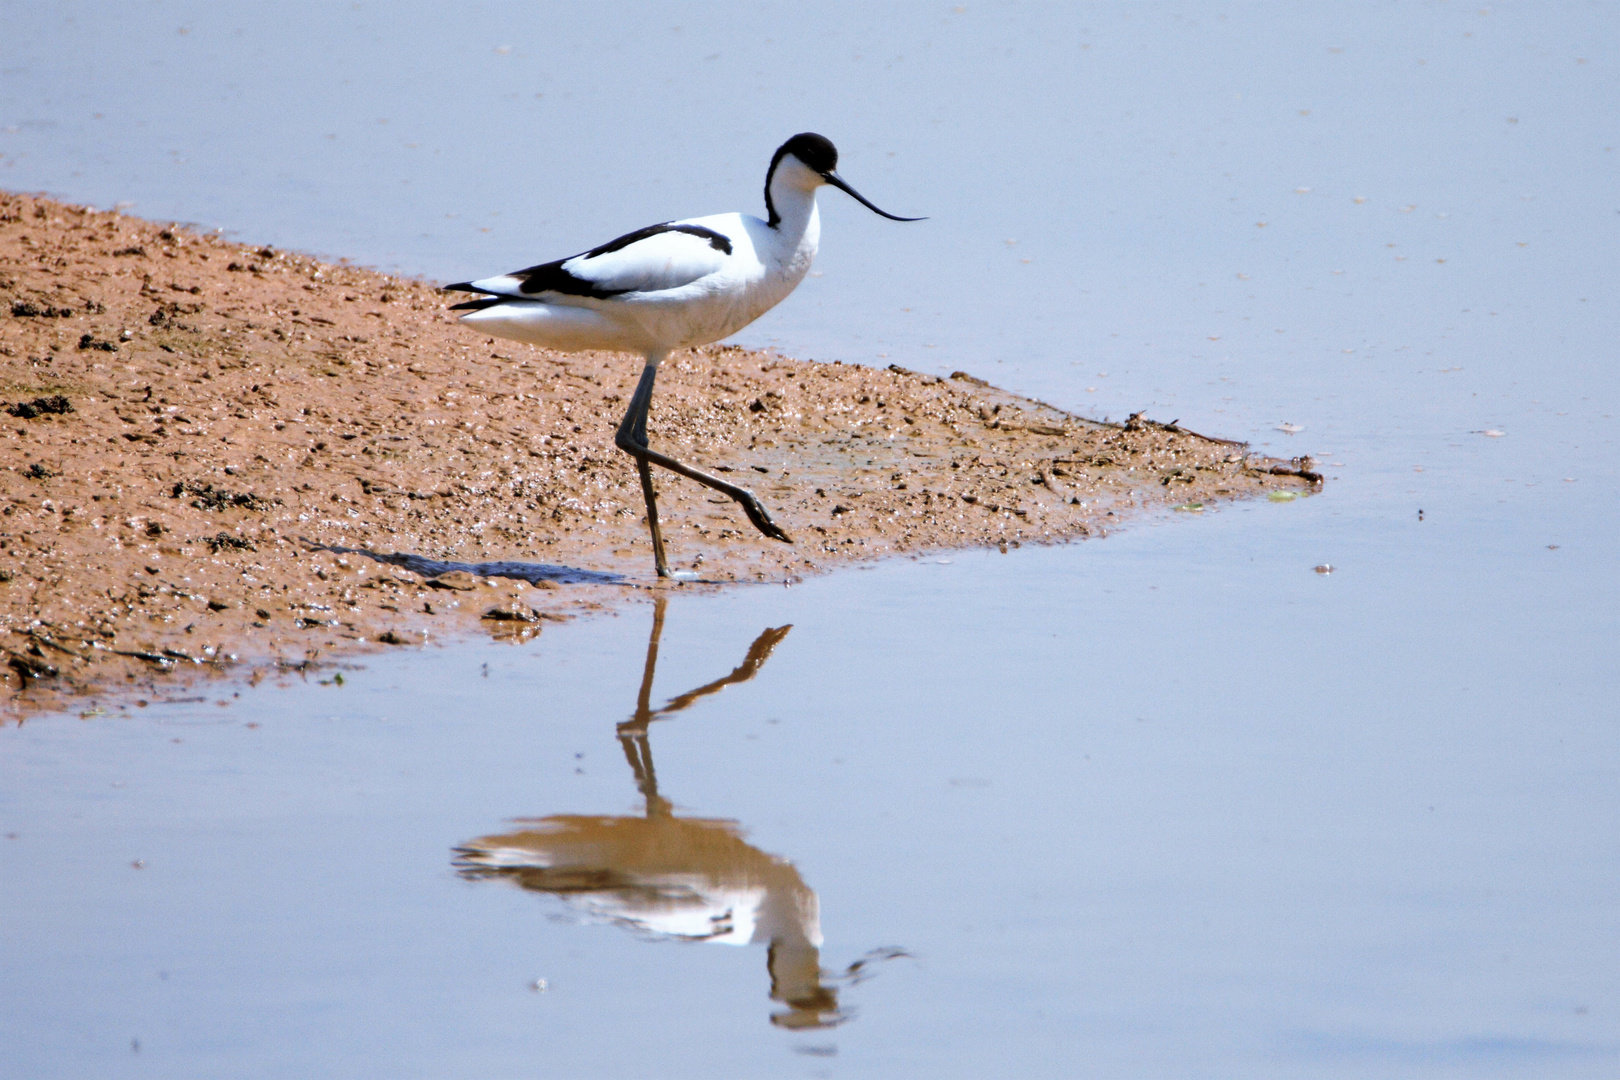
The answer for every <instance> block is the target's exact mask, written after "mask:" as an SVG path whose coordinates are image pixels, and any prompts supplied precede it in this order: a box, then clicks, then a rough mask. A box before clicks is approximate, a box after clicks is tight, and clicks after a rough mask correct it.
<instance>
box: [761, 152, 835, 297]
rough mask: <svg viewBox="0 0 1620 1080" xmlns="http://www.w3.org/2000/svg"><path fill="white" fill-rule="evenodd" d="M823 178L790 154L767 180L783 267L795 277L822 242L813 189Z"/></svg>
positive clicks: (802, 271)
mask: <svg viewBox="0 0 1620 1080" xmlns="http://www.w3.org/2000/svg"><path fill="white" fill-rule="evenodd" d="M824 183H825V181H824V180H822V179H821V175H820V174H819V173H817V172H816V171H815V170H813V169H811V168H809V167H807V166H806V165H805V164H804V163H803V162H801V161H800V160H799V159H798V158H796V157H794V156H792V155H791V154H790V155H788V156H787V157H784V158H783V159H782V160H781V161H780V162H778V163H777V167H776V171H775V172H774V173H772V174H771V179H770V187H769V189H768V190H769V191H770V206H769V207H768V210H769V211H774V215H773V216H774V217H775V219H776V220H775V221H773V222H772V223H771V225H772V228H773V229H774V230H775V232H776V235H777V237H778V241H777V242H778V244H779V245H780V246H779V248H778V250H780V251H781V252H782V254H783V264H784V265H783V269H784V270H786V271H787V272H788V274H789V276H790V277H792V278H793V279H794V280H797V279H798V278H799V277H802V276H803V275H804V273H805V271H807V270H809V269H810V262H811V260H813V259H814V258H815V257H816V248H817V247H818V246H819V245H820V243H821V215H820V213H819V211H818V210H817V209H816V189H817V188H819V187H821V186H822V184H824Z"/></svg>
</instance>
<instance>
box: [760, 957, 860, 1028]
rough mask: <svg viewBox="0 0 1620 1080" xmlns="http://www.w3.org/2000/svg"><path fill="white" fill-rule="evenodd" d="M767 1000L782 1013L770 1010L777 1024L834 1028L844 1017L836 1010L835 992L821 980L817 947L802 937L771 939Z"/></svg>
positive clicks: (773, 1021) (836, 994)
mask: <svg viewBox="0 0 1620 1080" xmlns="http://www.w3.org/2000/svg"><path fill="white" fill-rule="evenodd" d="M766 962H767V964H768V965H769V967H770V969H771V1000H772V1001H780V1002H782V1003H783V1004H785V1005H786V1006H787V1007H788V1008H787V1011H786V1012H779V1013H772V1014H771V1023H773V1024H775V1025H776V1026H777V1027H784V1028H789V1029H791V1030H793V1031H802V1030H805V1029H808V1028H827V1027H836V1026H838V1025H839V1024H841V1023H843V1022H844V1021H845V1020H846V1019H848V1017H847V1015H846V1014H844V1013H842V1012H840V1011H839V1010H838V992H837V991H835V990H834V989H833V988H832V987H830V986H827V985H826V984H824V983H823V982H822V981H821V950H819V949H817V948H816V947H815V946H813V945H811V944H810V943H809V942H807V941H805V940H804V939H803V938H798V939H792V938H789V939H784V940H777V941H773V942H771V948H770V954H769V958H768V959H767V961H766Z"/></svg>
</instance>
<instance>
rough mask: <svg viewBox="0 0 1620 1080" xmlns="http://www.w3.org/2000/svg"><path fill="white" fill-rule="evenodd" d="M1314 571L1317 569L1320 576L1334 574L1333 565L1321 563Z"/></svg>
mask: <svg viewBox="0 0 1620 1080" xmlns="http://www.w3.org/2000/svg"><path fill="white" fill-rule="evenodd" d="M1313 569H1315V570H1316V572H1317V573H1318V574H1324V575H1326V574H1331V573H1333V564H1332V563H1319V564H1317V565H1316V566H1315V567H1314V568H1313Z"/></svg>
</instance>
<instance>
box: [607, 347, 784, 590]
mask: <svg viewBox="0 0 1620 1080" xmlns="http://www.w3.org/2000/svg"><path fill="white" fill-rule="evenodd" d="M662 359H663V355H662V354H656V355H652V356H649V357H647V366H646V367H644V368H642V369H641V381H640V382H638V383H637V384H636V392H635V393H634V394H632V395H631V397H630V407H629V408H628V409H627V410H625V414H624V419H623V420H622V421H620V423H619V431H618V434H617V435H616V436H615V437H614V440H613V441H614V443H615V444H616V445H617V446H618V448H619V449H620V450H623V451H624V452H625V453H627V454H629V455H630V456H631V457H634V458H635V459H636V466H637V468H638V469H639V470H640V471H641V477H642V481H641V490H642V494H643V496H644V497H645V498H646V501H647V518H648V521H649V522H651V523H652V531H653V550H654V554H655V556H658V564H659V565H658V573H659V575H660V576H662V577H667V576H669V568H668V567H667V566H666V565H665V563H664V560H663V558H662V557H661V554H660V553H661V551H662V548H663V539H662V536H661V535H660V533H659V531H658V508H657V505H656V504H655V503H654V501H653V491H652V478H651V474H650V473H649V471H648V469H647V466H648V464H649V463H650V464H653V465H657V466H659V467H660V468H663V469H668V470H669V471H670V472H672V473H676V474H678V475H680V476H684V477H686V478H687V479H688V480H696V481H697V482H698V483H700V484H702V485H704V486H705V487H710V488H713V489H714V490H716V491H718V492H720V493H721V494H723V495H726V496H728V497H729V498H731V499H732V500H734V501H735V502H736V503H737V504H738V505H739V506H741V507H742V508H743V513H745V514H747V515H748V520H749V521H751V522H753V523H754V528H756V529H758V530H759V531H760V532H762V533H764V534H765V535H766V536H768V537H770V538H771V539H772V540H781V541H783V542H785V543H789V544H791V543H793V538H792V537H790V536H789V535H788V534H787V533H786V532H785V531H783V529H782V527H781V526H779V525H777V524H776V522H774V521H772V520H771V515H770V514H768V513H767V512H766V511H765V506H764V504H763V503H761V502H760V501H759V499H758V498H756V497H755V496H754V493H753V492H752V491H749V490H748V489H746V488H741V487H738V486H737V485H736V484H731V483H727V482H726V481H724V480H722V479H720V478H719V477H718V476H710V475H709V474H708V473H706V472H701V471H699V470H698V469H694V468H692V467H691V466H690V465H683V464H682V463H681V462H679V461H676V460H675V459H674V458H672V457H669V456H668V455H667V454H660V453H659V452H658V451H656V450H653V449H651V448H650V447H649V446H648V445H647V410H648V409H649V408H650V407H651V405H652V392H653V380H654V379H656V378H657V377H658V362H659V361H660V360H662Z"/></svg>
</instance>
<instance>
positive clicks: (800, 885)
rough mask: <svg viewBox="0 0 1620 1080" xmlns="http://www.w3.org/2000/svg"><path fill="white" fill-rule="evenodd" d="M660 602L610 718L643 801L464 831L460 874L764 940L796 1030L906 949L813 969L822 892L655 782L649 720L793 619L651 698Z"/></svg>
mask: <svg viewBox="0 0 1620 1080" xmlns="http://www.w3.org/2000/svg"><path fill="white" fill-rule="evenodd" d="M664 607H665V601H664V599H663V598H662V597H659V598H658V599H656V600H655V602H654V607H653V627H652V637H651V640H649V641H648V643H647V662H646V666H645V668H644V669H643V672H642V677H641V691H640V694H639V695H638V697H637V699H636V711H635V715H634V716H632V717H631V718H630V719H629V720H626V721H624V722H623V723H621V724H620V725H619V726H618V736H619V742H620V744H621V745H622V746H623V747H624V754H625V758H626V759H627V760H628V761H629V762H630V769H631V771H632V772H634V773H635V778H636V787H637V788H638V789H639V790H640V792H641V794H642V797H643V798H644V799H645V800H646V812H645V813H644V814H643V815H642V816H640V817H633V816H603V815H585V814H553V815H551V816H549V817H543V818H518V819H515V820H514V821H513V824H514V825H515V826H517V828H516V829H515V830H514V831H512V832H508V833H503V834H501V835H498V836H484V837H480V838H478V839H477V840H470V841H468V842H467V843H466V844H463V845H462V846H461V847H459V848H457V849H456V854H457V858H456V868H457V869H458V871H459V872H460V873H461V874H462V876H463V877H467V878H489V877H499V878H507V879H509V880H511V881H514V882H516V883H517V884H518V885H519V886H521V887H522V888H525V889H532V890H534V891H535V892H544V893H552V894H554V895H556V896H560V897H562V898H563V899H565V900H567V901H568V902H569V903H570V904H572V905H573V906H574V907H576V908H577V909H579V910H581V911H583V912H585V913H586V914H587V915H588V916H589V917H591V918H594V919H598V920H602V921H606V922H612V923H616V924H618V925H619V926H623V927H625V928H626V929H630V930H634V931H637V932H641V933H646V934H651V935H653V936H656V937H664V938H677V939H681V940H686V941H708V942H718V943H722V944H727V945H747V944H750V943H754V942H767V943H768V944H769V951H768V953H767V960H766V964H767V967H768V968H769V970H770V976H771V1000H773V1001H779V1002H782V1003H783V1004H785V1005H786V1006H787V1008H786V1010H784V1011H781V1012H777V1013H774V1014H773V1015H772V1016H771V1023H773V1024H776V1025H777V1026H779V1027H786V1028H793V1029H805V1028H823V1027H832V1026H834V1025H836V1024H839V1023H841V1022H843V1021H844V1020H845V1019H847V1018H848V1014H847V1012H845V1011H844V1010H841V1009H840V1008H839V1004H838V992H837V988H836V985H837V984H838V983H853V982H858V981H860V980H861V979H862V978H863V977H864V976H865V975H866V974H869V973H870V965H871V964H872V962H873V961H874V960H877V959H890V958H893V957H895V956H901V955H905V954H904V953H903V952H902V951H901V950H899V949H884V950H877V951H875V952H873V953H870V954H868V955H867V956H866V957H865V958H863V959H861V960H859V961H857V962H856V963H854V964H852V965H851V966H850V968H849V969H848V970H846V971H845V972H843V973H842V974H840V975H829V974H827V973H824V972H823V971H822V970H821V948H820V947H821V940H822V939H821V914H820V902H819V900H818V899H817V898H816V894H815V893H814V892H813V891H811V889H810V887H809V886H807V885H806V884H805V883H804V881H803V879H801V878H800V877H799V872H798V870H796V869H795V868H794V866H793V864H792V863H790V862H788V861H787V860H785V859H781V858H778V857H777V856H775V855H768V854H766V853H765V852H763V851H761V850H759V849H758V848H756V847H753V846H752V845H750V844H748V843H747V842H745V841H744V840H743V837H742V828H741V827H740V826H739V825H738V823H737V822H735V821H725V820H721V819H714V818H694V817H680V816H677V815H676V814H675V812H674V808H673V807H672V806H671V804H670V802H669V800H668V799H666V798H664V796H663V795H661V794H660V793H659V791H658V774H657V772H656V771H655V770H654V769H653V759H652V747H651V745H650V743H649V742H648V737H647V734H648V727H649V725H651V724H652V722H653V721H654V720H662V719H666V718H668V717H670V716H673V715H675V714H676V713H678V712H680V711H682V710H683V709H686V708H688V707H689V706H691V705H692V704H694V703H695V702H697V701H699V700H700V699H702V698H705V697H708V696H709V695H710V694H717V693H719V692H720V691H721V690H724V689H725V688H726V687H728V686H734V685H736V684H737V683H742V682H747V681H748V680H749V679H751V678H753V677H754V675H755V673H757V672H758V671H759V669H760V668H761V667H762V666H764V664H765V661H766V660H767V659H769V658H770V655H771V651H772V650H773V649H775V648H776V646H777V645H778V644H779V643H780V642H781V641H782V639H783V638H785V637H786V636H787V633H788V631H789V630H790V629H792V627H790V626H780V627H776V628H775V629H769V630H766V631H765V632H764V633H762V634H760V635H759V637H758V638H756V639H755V641H754V643H753V645H751V646H750V647H749V649H748V655H747V656H746V657H745V658H744V659H743V662H742V663H741V664H738V665H737V667H736V669H735V670H733V671H732V672H731V673H730V674H729V675H726V676H724V677H723V678H719V679H716V680H714V681H713V682H711V683H707V684H705V685H703V686H700V687H698V688H697V689H695V690H689V691H687V692H686V693H684V694H682V695H680V696H679V697H676V698H672V699H671V700H670V701H669V702H668V703H667V704H665V705H664V706H663V707H662V708H660V709H654V708H652V705H651V697H652V684H653V672H654V669H655V668H656V667H657V664H658V641H659V637H660V636H661V635H662V633H663V628H664Z"/></svg>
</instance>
